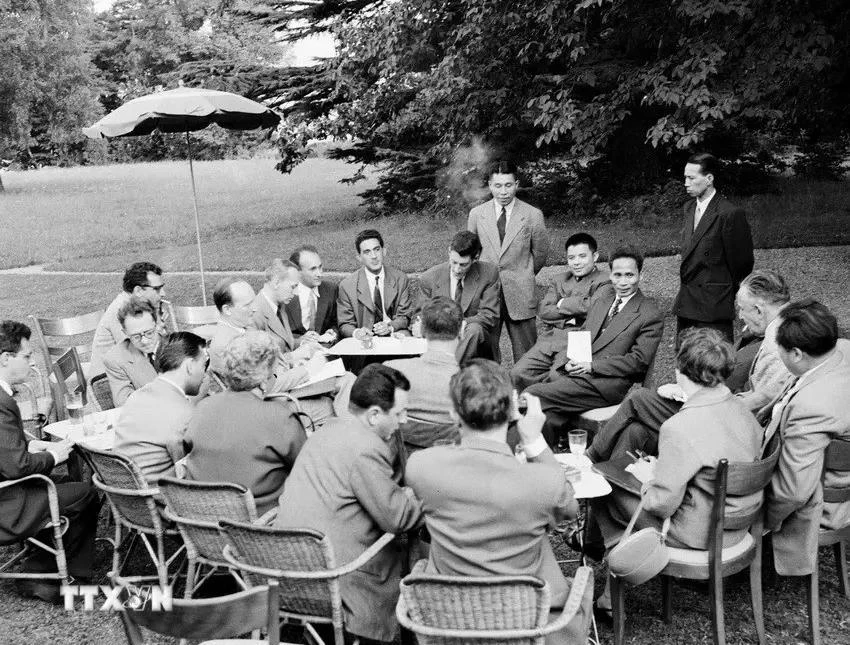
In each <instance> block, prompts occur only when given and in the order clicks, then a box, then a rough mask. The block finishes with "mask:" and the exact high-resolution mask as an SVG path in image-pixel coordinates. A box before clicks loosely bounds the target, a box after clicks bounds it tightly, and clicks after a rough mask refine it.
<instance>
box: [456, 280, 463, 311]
mask: <svg viewBox="0 0 850 645" xmlns="http://www.w3.org/2000/svg"><path fill="white" fill-rule="evenodd" d="M461 300H463V281H462V280H458V281H457V284H456V285H455V302H456V303H457V306H458V307H460V308H461V309H462V308H463V305H461V304H460V301H461Z"/></svg>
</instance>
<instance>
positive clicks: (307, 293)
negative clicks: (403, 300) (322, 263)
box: [295, 269, 384, 331]
mask: <svg viewBox="0 0 850 645" xmlns="http://www.w3.org/2000/svg"><path fill="white" fill-rule="evenodd" d="M381 272H382V273H383V269H382V270H381ZM367 274H368V271H367ZM383 288H384V286H383V285H381V297H383V295H384V291H383ZM295 290H296V292H297V293H298V302H299V304H300V305H301V324H302V325H304V329H310V328H311V326H312V325H313V321H312V320H310V298H311V294H312V296H314V297H315V298H316V311H318V310H319V298H320V297H321V296H319V287H313V288H312V289H311V288H310V287H308V286H306V285H304V284H302V283H301V282H299V283H298V286H297V287H295ZM374 290H375V287H374V283H373V286H372V291H374ZM314 314H315V312H314ZM316 322H318V321H316ZM317 331H318V330H317Z"/></svg>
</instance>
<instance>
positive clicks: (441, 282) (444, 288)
mask: <svg viewBox="0 0 850 645" xmlns="http://www.w3.org/2000/svg"><path fill="white" fill-rule="evenodd" d="M452 280H453V278H452V270H451V268H450V267H449V263H448V262H445V263H443V264H441V265H440V270H439V273H438V274H437V280H436V284H435V285H434V291H433V292H432V294H431V297H432V298H436V297H437V296H443V297H445V298H451V297H452V286H451V285H452Z"/></svg>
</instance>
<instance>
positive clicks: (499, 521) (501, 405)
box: [405, 359, 593, 643]
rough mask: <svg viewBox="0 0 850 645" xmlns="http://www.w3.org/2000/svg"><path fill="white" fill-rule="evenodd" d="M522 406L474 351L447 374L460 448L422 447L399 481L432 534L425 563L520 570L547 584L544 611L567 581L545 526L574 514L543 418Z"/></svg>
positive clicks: (475, 572)
mask: <svg viewBox="0 0 850 645" xmlns="http://www.w3.org/2000/svg"><path fill="white" fill-rule="evenodd" d="M524 396H525V399H526V402H527V404H528V411H527V412H526V413H525V415H522V416H521V415H520V414H519V412H518V411H517V396H516V392H515V391H514V388H513V385H512V384H511V380H510V376H509V374H508V372H507V370H505V369H504V368H502V367H500V366H499V365H497V364H496V363H494V362H492V361H487V360H483V359H477V360H474V361H472V362H471V363H469V364H468V365H466V366H464V367H463V368H462V369H461V370H460V371H459V372H458V373H457V374H455V375H454V376H453V377H452V380H451V400H452V410H453V414H454V416H455V417H456V418H457V419H459V421H460V432H461V441H460V446H436V447H434V448H428V449H427V450H421V451H419V452H417V453H416V454H415V455H413V456H411V458H410V461H408V462H407V469H406V472H405V480H406V482H407V484H408V485H409V486H410V487H411V488H412V489H413V492H414V493H415V494H416V496H417V497H418V498H419V499H421V500H422V510H423V512H424V513H425V525H426V526H427V528H428V531H429V532H430V534H431V550H430V555H429V559H428V570H429V571H431V572H433V573H439V574H443V575H458V576H486V575H501V576H516V575H529V576H535V577H537V578H540V579H541V580H545V581H546V582H547V583H548V584H549V589H550V592H551V594H552V595H551V603H552V608H553V609H559V608H561V607H563V606H564V602H565V601H566V598H567V595H568V592H569V584H568V583H567V580H566V579H565V578H564V574H563V573H562V572H561V568H560V566H558V562H557V560H556V558H555V555H554V553H553V552H552V546H551V544H550V543H549V538H548V531H549V530H550V529H552V528H554V527H555V526H556V525H557V524H558V523H559V522H561V521H563V520H567V519H572V518H574V517H576V514H577V513H578V504H577V503H576V500H575V495H574V492H573V487H572V485H570V483H569V482H568V481H567V478H566V477H565V476H564V471H563V469H562V468H561V466H560V464H558V462H557V461H556V460H555V457H554V455H553V454H552V451H551V450H550V449H549V447H548V446H547V445H546V441H545V440H544V439H543V436H542V435H541V429H542V427H543V424H544V422H545V421H546V416H545V415H544V414H543V411H542V409H541V408H540V401H539V400H538V399H537V398H536V397H534V396H530V395H528V394H526V395H524ZM513 419H517V429H518V431H519V435H520V438H521V441H522V445H523V448H524V450H525V454H526V457H527V458H528V459H529V460H530V461H531V462H532V463H520V462H518V461H517V460H516V458H515V457H514V455H513V453H512V452H511V449H510V447H509V446H508V443H507V434H508V424H509V423H510V422H511V421H512V420H513ZM588 587H589V588H588V589H587V592H586V596H585V598H584V603H583V606H582V610H581V612H580V614H579V615H578V616H577V617H576V619H575V620H574V621H573V622H571V623H570V625H569V627H568V631H569V636H570V637H569V638H563V635H560V634H559V636H562V638H563V640H559V642H569V643H578V642H584V638H585V637H586V635H587V627H588V625H589V619H590V610H591V601H592V597H593V589H592V587H593V585H592V584H591V585H588Z"/></svg>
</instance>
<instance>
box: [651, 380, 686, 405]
mask: <svg viewBox="0 0 850 645" xmlns="http://www.w3.org/2000/svg"><path fill="white" fill-rule="evenodd" d="M658 396H660V397H661V398H662V399H670V400H671V401H679V402H681V403H684V402H685V401H687V400H688V397H687V395H686V394H685V393H684V391H683V390H682V388H681V387H679V384H678V383H665V384H664V385H659V386H658Z"/></svg>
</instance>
